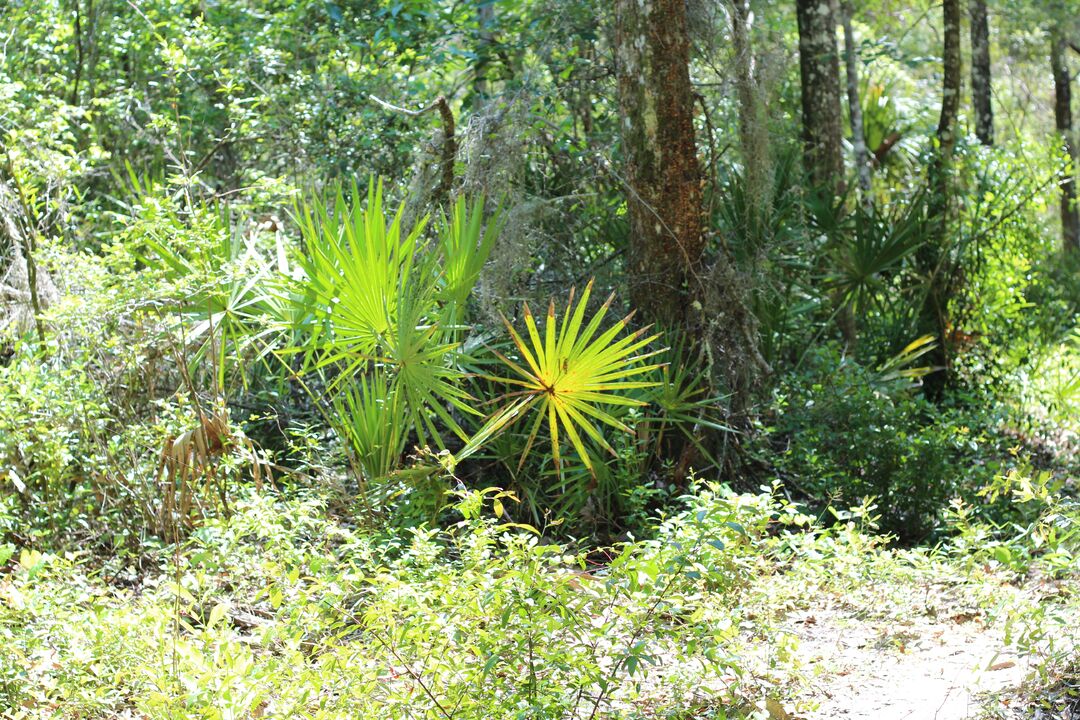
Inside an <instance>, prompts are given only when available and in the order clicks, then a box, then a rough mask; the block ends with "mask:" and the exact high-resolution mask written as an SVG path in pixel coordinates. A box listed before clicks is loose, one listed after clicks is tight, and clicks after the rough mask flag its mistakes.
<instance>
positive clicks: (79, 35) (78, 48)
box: [71, 0, 83, 105]
mask: <svg viewBox="0 0 1080 720" xmlns="http://www.w3.org/2000/svg"><path fill="white" fill-rule="evenodd" d="M74 40H75V77H74V79H73V80H72V83H71V104H72V105H78V104H79V82H80V81H81V80H82V75H83V30H82V0H75V38H74Z"/></svg>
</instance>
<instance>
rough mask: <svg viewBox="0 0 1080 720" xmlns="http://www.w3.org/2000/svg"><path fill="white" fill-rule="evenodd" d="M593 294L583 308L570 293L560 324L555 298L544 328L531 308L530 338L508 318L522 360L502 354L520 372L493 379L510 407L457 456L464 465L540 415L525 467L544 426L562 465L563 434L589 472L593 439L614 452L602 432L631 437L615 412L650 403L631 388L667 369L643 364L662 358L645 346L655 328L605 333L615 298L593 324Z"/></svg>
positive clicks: (622, 324) (621, 325)
mask: <svg viewBox="0 0 1080 720" xmlns="http://www.w3.org/2000/svg"><path fill="white" fill-rule="evenodd" d="M591 291H592V282H590V283H589V284H588V285H587V286H586V288H585V291H584V292H583V293H582V294H581V298H580V299H579V300H578V301H577V303H576V304H575V303H574V293H573V291H571V293H570V299H569V301H568V302H567V306H566V313H565V314H564V315H563V317H562V321H561V322H560V321H559V320H558V319H557V318H556V316H555V303H554V301H552V302H551V303H549V305H548V310H547V315H546V317H545V319H544V324H543V328H541V327H540V326H539V324H538V323H537V321H536V318H535V316H533V314H532V312H531V311H530V309H529V307H528V305H526V306H525V308H524V316H525V330H526V336H527V338H526V337H523V336H522V335H521V333H519V332H518V331H517V330H516V329H515V328H514V326H513V325H512V324H511V323H510V322H509V321H508V320H507V319H506V318H505V317H504V318H503V323H504V324H505V325H506V329H507V331H508V332H509V334H510V337H511V338H512V339H513V341H514V345H515V347H516V349H517V353H518V356H519V357H518V359H517V360H512V359H510V358H509V357H507V356H506V355H503V354H502V353H498V355H499V357H500V359H501V360H502V362H503V363H504V364H505V366H506V367H507V369H509V370H510V371H511V372H512V373H513V374H512V375H511V376H510V377H492V378H491V379H492V380H495V381H496V382H500V383H502V384H504V385H505V386H506V387H507V388H508V392H507V393H506V395H505V400H506V402H505V404H504V405H503V407H501V408H500V409H499V410H498V411H496V412H495V413H494V414H493V415H492V416H491V418H490V419H489V420H488V422H487V423H486V424H485V425H484V427H482V428H481V429H480V431H478V432H477V433H476V435H474V436H473V438H472V439H471V440H470V441H469V443H468V444H467V445H466V446H465V448H463V449H462V451H461V452H460V453H459V454H458V459H459V460H460V459H462V458H464V457H467V456H468V455H470V454H472V453H473V452H475V451H476V450H477V449H478V448H479V447H480V445H482V444H483V443H484V442H486V441H487V440H488V439H490V438H491V437H492V436H493V435H495V434H497V433H499V432H501V431H502V430H504V429H506V428H507V427H509V426H510V425H512V424H513V423H515V422H516V421H518V420H519V419H521V418H522V417H525V416H526V415H528V414H530V413H531V414H532V416H533V418H532V425H531V426H530V429H529V434H528V440H527V442H526V445H525V450H524V452H523V453H522V456H521V462H522V463H523V462H524V461H525V458H526V457H527V456H528V454H529V452H530V450H531V449H532V446H533V443H534V441H535V440H536V437H537V435H538V434H539V432H540V428H541V427H542V426H543V425H545V424H546V425H547V429H548V432H549V434H550V436H551V453H552V458H553V459H554V460H555V463H556V465H559V464H560V463H561V461H562V449H561V447H562V446H561V436H562V435H563V434H565V436H566V438H567V439H568V440H569V443H570V445H571V446H572V447H573V449H574V450H575V451H576V453H577V455H578V457H579V458H580V460H581V462H582V463H583V464H584V465H585V467H586V468H588V469H589V470H590V471H591V470H592V469H593V461H592V460H591V459H590V455H589V449H588V448H587V447H586V440H590V441H592V442H593V443H595V444H596V445H597V446H599V447H600V448H602V449H604V450H607V451H608V452H611V453H614V450H612V447H611V444H610V443H609V442H608V441H607V440H606V439H604V435H603V433H602V429H603V427H604V426H608V427H612V428H615V429H617V430H620V431H623V432H629V431H630V428H628V427H627V426H626V425H625V424H624V423H623V422H622V421H621V420H619V419H618V418H617V417H616V416H615V414H613V413H612V412H611V411H610V409H609V408H610V406H641V405H644V404H645V401H643V400H640V399H638V398H635V397H633V396H632V395H631V394H630V391H633V390H636V389H640V388H647V387H652V386H654V385H655V384H656V383H655V382H653V381H650V380H641V379H635V378H638V377H640V376H642V375H643V374H645V373H648V372H649V371H651V370H655V369H656V368H658V367H660V365H659V364H652V365H649V364H645V363H644V362H643V361H644V360H646V359H647V358H650V357H652V356H654V355H655V354H656V351H648V350H646V348H647V347H648V345H649V343H651V342H652V341H653V340H654V339H656V337H657V336H656V335H649V334H648V328H642V329H641V330H638V331H636V332H633V333H630V334H627V335H623V336H622V337H619V335H620V333H622V331H623V330H624V329H625V328H626V326H627V324H628V322H629V321H630V316H627V317H625V318H623V319H621V320H618V321H616V322H615V323H613V324H612V325H610V326H609V327H607V328H603V320H604V317H605V315H606V314H607V312H608V310H609V309H610V307H611V302H612V300H613V297H614V296H612V297H609V298H608V299H607V301H606V302H605V303H604V304H603V305H602V306H601V307H600V309H599V310H598V311H597V312H596V313H595V314H594V315H593V316H592V317H591V318H590V319H589V320H588V322H586V321H585V312H586V308H587V306H588V302H589V295H590V293H591ZM602 328H603V329H602Z"/></svg>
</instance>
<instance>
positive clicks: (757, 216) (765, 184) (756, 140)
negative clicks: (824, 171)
mask: <svg viewBox="0 0 1080 720" xmlns="http://www.w3.org/2000/svg"><path fill="white" fill-rule="evenodd" d="M731 10H732V12H731V42H732V45H733V46H734V48H733V49H734V51H735V78H736V80H735V89H736V92H737V95H738V98H739V145H740V146H741V147H740V149H741V151H742V161H743V176H744V180H745V183H746V194H747V210H748V211H749V214H750V217H749V222H750V224H751V225H752V227H749V228H747V231H748V232H751V233H755V231H757V230H760V229H761V227H762V226H763V224H764V222H765V220H766V217H767V214H768V211H769V208H770V206H771V204H772V178H771V177H770V175H771V163H770V162H769V129H768V128H769V121H768V118H767V117H766V115H765V106H764V104H763V103H762V102H761V93H760V90H759V88H758V84H757V81H756V80H755V78H754V51H753V48H752V47H751V43H750V3H749V0H732V2H731ZM757 235H758V236H759V235H760V233H757Z"/></svg>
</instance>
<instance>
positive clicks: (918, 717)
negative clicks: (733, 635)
mask: <svg viewBox="0 0 1080 720" xmlns="http://www.w3.org/2000/svg"><path fill="white" fill-rule="evenodd" d="M788 629H789V630H790V631H791V632H793V633H794V634H796V635H798V637H799V638H800V643H799V651H798V652H799V655H800V658H801V660H802V662H803V663H804V667H805V668H806V669H807V671H808V672H809V673H810V674H811V676H816V679H815V680H813V681H812V683H811V691H812V695H813V699H814V701H816V702H817V703H819V706H818V708H817V709H816V711H813V712H807V713H802V714H799V715H797V716H796V715H793V716H792V717H800V718H803V717H805V718H807V720H817V719H820V720H826V719H830V720H831V719H833V718H837V719H841V720H862V719H863V718H865V719H866V720H871V719H873V720H904V719H910V720H964V719H965V718H970V717H977V715H978V710H979V708H980V702H979V699H978V697H977V696H978V695H979V694H981V693H987V692H994V691H1000V690H1005V689H1008V688H1011V687H1016V686H1018V685H1019V684H1020V683H1021V682H1022V681H1023V679H1024V677H1025V675H1026V674H1027V672H1028V669H1029V668H1028V663H1027V662H1025V660H1024V658H1020V657H1017V656H1016V655H1015V654H1013V653H1011V652H1009V651H1008V649H1007V648H1006V645H1005V643H1004V641H1003V639H1002V637H1001V634H1000V632H998V631H996V630H991V629H987V628H985V627H984V626H983V625H982V624H981V621H980V620H979V619H972V618H970V617H968V616H964V615H958V616H954V617H951V618H917V619H911V620H900V621H897V620H892V621H890V622H887V623H886V622H875V621H867V620H865V619H861V620H860V619H857V618H855V617H853V616H852V615H851V614H848V613H845V612H844V611H841V610H836V611H834V610H826V611H824V612H819V613H803V614H800V615H798V616H795V617H792V618H791V623H790V626H789V628H788Z"/></svg>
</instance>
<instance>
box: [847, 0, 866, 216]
mask: <svg viewBox="0 0 1080 720" xmlns="http://www.w3.org/2000/svg"><path fill="white" fill-rule="evenodd" d="M840 19H841V22H842V24H843V26H844V66H845V74H846V76H847V77H846V79H847V97H848V117H849V120H850V122H851V145H852V147H853V148H854V150H855V170H856V173H857V174H858V178H859V199H860V201H861V202H862V204H863V207H867V208H868V207H869V204H870V201H871V198H870V190H871V177H870V153H869V152H867V149H866V132H865V130H864V129H863V119H862V101H861V100H860V98H859V65H858V59H859V55H858V51H857V50H856V49H855V33H854V32H852V29H851V2H850V0H841V2H840Z"/></svg>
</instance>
